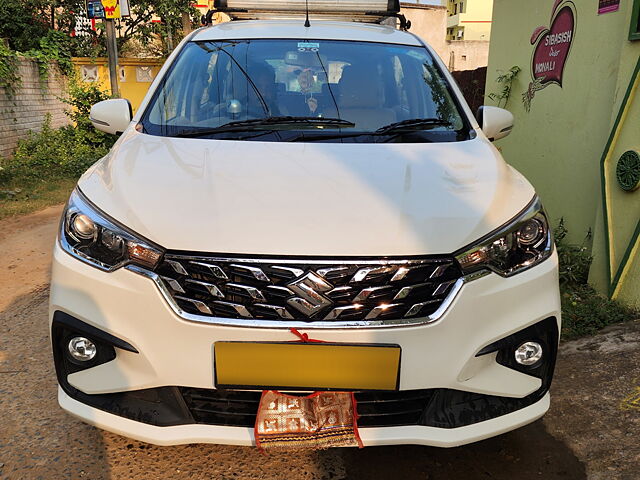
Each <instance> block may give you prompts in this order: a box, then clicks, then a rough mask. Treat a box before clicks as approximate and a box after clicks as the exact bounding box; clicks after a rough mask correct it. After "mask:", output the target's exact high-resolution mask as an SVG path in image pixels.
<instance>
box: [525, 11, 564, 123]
mask: <svg viewBox="0 0 640 480" xmlns="http://www.w3.org/2000/svg"><path fill="white" fill-rule="evenodd" d="M575 29H576V9H575V5H574V4H573V2H571V1H562V0H556V1H555V3H554V6H553V12H552V14H551V21H550V23H549V26H540V27H538V28H536V29H535V30H534V31H533V34H532V35H531V45H533V46H534V49H533V55H532V57H531V78H532V81H531V83H530V84H529V88H528V89H527V91H526V92H525V93H524V94H523V102H524V106H525V108H526V110H527V111H529V109H530V108H531V101H532V100H533V97H534V96H535V92H537V91H539V90H542V89H543V88H545V87H547V86H548V85H551V84H556V85H559V86H560V87H562V76H563V75H564V67H565V65H566V63H567V59H568V58H569V53H570V52H571V44H572V43H573V38H574V35H575Z"/></svg>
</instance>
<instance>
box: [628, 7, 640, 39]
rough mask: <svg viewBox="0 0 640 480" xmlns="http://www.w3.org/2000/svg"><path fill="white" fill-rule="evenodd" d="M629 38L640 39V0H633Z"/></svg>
mask: <svg viewBox="0 0 640 480" xmlns="http://www.w3.org/2000/svg"><path fill="white" fill-rule="evenodd" d="M629 40H640V0H634V2H633V9H632V10H631V28H630V29H629Z"/></svg>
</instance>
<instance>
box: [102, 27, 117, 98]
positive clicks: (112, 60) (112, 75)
mask: <svg viewBox="0 0 640 480" xmlns="http://www.w3.org/2000/svg"><path fill="white" fill-rule="evenodd" d="M105 23H106V25H105V27H106V29H105V32H106V34H107V55H108V57H109V80H110V82H111V95H112V96H113V97H115V98H119V97H120V88H119V87H118V44H117V43H116V27H115V24H114V22H113V19H108V18H107V19H105Z"/></svg>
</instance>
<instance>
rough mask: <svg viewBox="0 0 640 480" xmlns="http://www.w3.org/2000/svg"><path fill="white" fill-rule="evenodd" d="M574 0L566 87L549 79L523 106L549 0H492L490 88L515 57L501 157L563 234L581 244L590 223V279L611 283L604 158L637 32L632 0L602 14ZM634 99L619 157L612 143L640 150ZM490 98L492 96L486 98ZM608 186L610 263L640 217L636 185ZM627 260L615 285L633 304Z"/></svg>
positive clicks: (638, 291)
mask: <svg viewBox="0 0 640 480" xmlns="http://www.w3.org/2000/svg"><path fill="white" fill-rule="evenodd" d="M573 3H574V5H575V10H576V21H575V28H574V33H573V40H572V44H571V50H570V52H569V55H568V57H567V60H566V64H565V68H564V75H563V83H562V87H560V86H559V85H555V84H551V85H548V86H547V87H546V88H544V89H543V90H540V91H537V92H536V93H535V95H534V98H533V100H532V102H531V108H530V111H529V112H527V111H526V110H525V107H524V105H523V101H522V95H523V93H525V92H526V91H527V88H528V87H529V84H530V82H531V81H532V74H531V61H532V54H533V51H534V46H533V45H531V35H532V33H533V32H534V30H535V29H536V28H537V27H539V26H545V27H547V26H549V24H550V20H551V15H552V11H553V8H554V0H536V1H535V2H532V1H531V0H495V1H494V9H493V24H492V33H491V47H490V53H489V65H488V69H487V87H486V90H487V91H486V93H487V94H489V93H491V92H498V91H499V90H500V86H499V85H498V84H497V83H496V81H495V80H496V77H497V76H498V74H499V73H498V70H504V71H506V70H508V69H509V68H511V67H512V66H514V65H517V66H519V67H520V68H521V69H522V71H521V72H520V74H519V75H518V77H517V78H516V80H515V81H514V82H513V85H512V92H511V96H510V98H509V101H508V103H507V105H506V108H507V109H509V110H510V111H511V112H512V113H513V114H514V115H515V118H516V127H515V129H514V131H513V133H512V134H511V135H510V136H508V137H507V138H505V139H503V140H500V141H498V142H496V145H497V146H498V147H499V148H500V149H501V150H502V153H503V155H504V157H505V159H506V160H507V162H509V163H511V164H512V165H513V166H514V167H516V168H517V169H518V170H520V171H521V172H522V173H523V174H524V175H526V176H527V178H528V179H529V180H530V181H531V182H532V183H533V185H534V186H535V187H536V189H537V191H538V193H539V194H540V196H541V197H542V200H543V202H544V204H545V206H546V208H547V210H548V211H549V213H550V216H551V218H552V220H553V222H554V224H555V223H556V222H557V221H558V219H559V218H560V217H564V219H565V223H566V226H567V228H568V229H569V238H568V239H569V241H571V242H573V243H579V244H580V243H582V242H583V241H584V240H585V238H586V236H587V234H588V232H591V233H592V234H593V237H592V240H593V253H594V256H595V257H596V260H595V262H594V265H593V267H592V272H591V279H592V282H593V283H594V285H596V286H597V287H598V288H599V289H601V291H603V292H607V291H608V281H609V279H608V276H607V275H608V274H607V258H608V257H607V248H606V242H605V240H604V239H605V233H606V232H605V231H604V221H603V220H604V219H603V212H602V204H603V200H602V186H601V185H602V182H601V173H600V161H601V158H602V155H603V151H604V149H605V146H606V144H607V141H608V139H609V137H610V134H611V129H612V127H613V125H614V123H615V120H616V117H617V115H618V111H619V109H620V106H621V103H622V100H623V97H624V96H625V93H626V91H627V89H628V86H629V82H630V80H631V77H632V74H633V72H634V68H635V66H636V63H637V61H638V58H639V56H640V41H635V42H631V41H629V40H628V33H629V24H630V21H631V14H632V8H633V2H632V1H630V0H621V4H620V10H619V11H617V12H613V13H607V14H603V15H598V13H597V11H598V1H597V0H574V2H573ZM635 102H636V105H633V111H632V112H631V113H632V115H628V116H627V119H626V122H625V124H624V131H621V132H620V136H619V140H618V146H617V147H616V152H614V158H615V160H616V161H617V157H616V156H615V155H617V154H618V150H621V151H624V150H625V149H628V147H629V146H631V145H634V144H635V145H636V146H635V148H637V149H639V150H640V92H639V93H638V95H637V96H636V100H635ZM486 103H487V104H489V105H495V102H493V101H491V100H489V99H488V98H487V100H486ZM620 153H621V152H620ZM618 156H619V155H618ZM613 167H614V168H615V162H614V164H613ZM614 186H615V187H616V188H617V185H614ZM610 191H611V197H612V198H611V203H612V205H613V208H612V218H613V219H614V221H613V222H612V223H613V226H612V228H613V229H614V230H615V232H614V233H615V234H614V235H613V237H612V238H613V242H612V245H613V248H612V250H613V263H614V267H615V264H616V262H618V263H619V261H620V260H621V258H622V257H623V254H624V252H625V250H626V247H627V246H628V244H629V241H630V240H631V237H632V234H633V230H634V228H635V226H636V224H637V221H638V218H639V217H640V191H636V192H634V193H631V194H629V193H624V192H622V191H619V190H614V189H611V190H610ZM587 245H589V246H590V245H591V242H590V241H589V242H588V243H587ZM630 263H631V264H632V268H631V269H630V270H629V271H628V272H627V275H626V280H625V285H624V286H623V288H621V289H620V292H619V294H620V298H624V299H625V300H626V301H628V302H630V303H637V302H640V287H639V286H638V285H640V282H632V280H633V279H635V280H636V281H638V280H640V265H638V263H640V262H639V261H638V259H637V258H635V259H631V260H630ZM631 283H635V284H633V285H632V284H631Z"/></svg>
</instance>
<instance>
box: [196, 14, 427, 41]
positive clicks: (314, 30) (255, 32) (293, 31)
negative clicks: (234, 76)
mask: <svg viewBox="0 0 640 480" xmlns="http://www.w3.org/2000/svg"><path fill="white" fill-rule="evenodd" d="M252 38H293V39H300V40H305V39H309V40H349V41H361V42H380V43H396V44H401V45H415V46H420V45H421V42H420V40H419V39H418V38H417V37H416V36H414V35H412V34H410V33H407V32H403V31H401V30H398V29H396V28H394V27H391V26H388V25H378V24H371V23H360V22H336V21H327V20H313V19H312V21H311V26H310V27H305V26H304V19H303V18H300V19H299V20H246V21H233V22H224V23H219V24H218V25H213V26H211V27H206V28H202V29H200V30H199V31H197V32H196V33H195V35H194V36H193V38H192V39H191V40H192V41H196V42H198V41H207V40H237V39H252Z"/></svg>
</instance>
